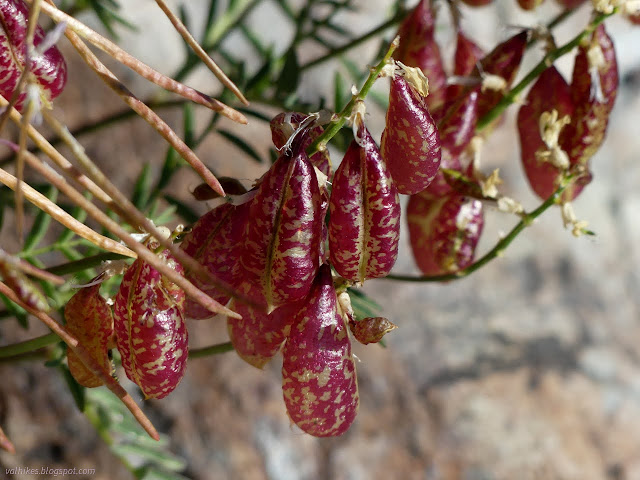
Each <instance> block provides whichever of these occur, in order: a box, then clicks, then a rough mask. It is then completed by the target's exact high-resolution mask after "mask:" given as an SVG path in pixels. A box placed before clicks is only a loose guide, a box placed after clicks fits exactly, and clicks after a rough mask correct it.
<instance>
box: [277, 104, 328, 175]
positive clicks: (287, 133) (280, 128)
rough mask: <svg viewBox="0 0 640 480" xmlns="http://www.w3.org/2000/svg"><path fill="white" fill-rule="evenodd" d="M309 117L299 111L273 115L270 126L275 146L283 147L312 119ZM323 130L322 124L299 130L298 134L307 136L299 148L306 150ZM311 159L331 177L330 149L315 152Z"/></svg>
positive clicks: (313, 163)
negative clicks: (300, 128)
mask: <svg viewBox="0 0 640 480" xmlns="http://www.w3.org/2000/svg"><path fill="white" fill-rule="evenodd" d="M309 118H310V117H309V115H305V114H304V113H299V112H283V113H279V114H278V115H276V116H275V117H273V119H272V120H271V122H269V127H271V140H272V141H273V144H274V145H275V147H276V148H277V149H278V150H280V149H282V148H283V147H284V146H285V144H286V143H287V141H288V140H289V138H291V135H293V134H294V133H295V132H296V131H297V130H298V128H299V127H300V126H301V125H302V123H303V122H305V121H310V120H309ZM323 132H324V129H323V128H322V127H321V126H320V125H315V126H313V127H311V128H310V129H309V130H308V131H300V132H298V133H297V135H304V137H305V138H304V139H303V141H302V145H301V147H299V148H303V149H304V150H306V149H307V148H308V147H309V146H310V145H311V144H312V143H313V141H314V140H315V139H316V138H318V137H319V136H320V135H322V133H323ZM309 160H310V161H311V164H312V165H313V166H314V167H316V168H317V169H318V170H320V171H321V172H322V173H324V174H325V175H326V176H327V177H331V159H330V158H329V151H328V150H323V151H321V152H316V153H314V154H313V155H311V158H309Z"/></svg>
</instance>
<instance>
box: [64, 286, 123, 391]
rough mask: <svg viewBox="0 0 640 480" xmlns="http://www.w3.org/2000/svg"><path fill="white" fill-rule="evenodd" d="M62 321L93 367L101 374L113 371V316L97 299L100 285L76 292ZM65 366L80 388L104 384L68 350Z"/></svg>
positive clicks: (103, 300)
mask: <svg viewBox="0 0 640 480" xmlns="http://www.w3.org/2000/svg"><path fill="white" fill-rule="evenodd" d="M64 318H65V320H66V327H67V330H68V331H69V333H71V335H73V336H74V337H76V338H77V339H78V341H79V342H80V343H81V344H82V346H83V347H84V348H85V349H86V350H87V352H89V354H90V355H91V356H92V357H93V359H94V360H95V361H96V364H98V365H100V366H101V367H102V370H104V371H107V372H109V371H113V366H112V364H111V359H110V358H109V343H110V341H111V339H112V337H113V314H112V313H111V308H110V307H109V305H108V304H107V301H106V300H105V299H104V298H102V296H101V295H100V284H99V283H98V284H96V285H92V286H90V287H86V288H81V289H80V290H78V292H76V294H75V295H74V296H73V297H71V298H70V299H69V301H68V302H67V304H66V305H65V307H64ZM67 363H68V365H69V370H70V372H71V375H73V378H75V379H76V381H77V382H78V383H79V384H80V385H83V386H85V387H88V388H93V387H99V386H101V385H102V384H103V383H102V380H100V379H99V378H98V377H97V376H96V375H94V374H93V373H92V372H91V371H90V370H89V369H88V368H87V367H85V365H84V363H82V361H81V360H80V358H78V356H77V355H76V354H75V353H74V352H73V351H72V350H71V349H69V350H67Z"/></svg>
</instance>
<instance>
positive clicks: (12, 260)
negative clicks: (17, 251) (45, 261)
mask: <svg viewBox="0 0 640 480" xmlns="http://www.w3.org/2000/svg"><path fill="white" fill-rule="evenodd" d="M0 262H5V263H8V264H10V265H11V266H12V267H13V268H15V269H17V270H20V271H21V272H23V273H26V274H27V275H31V276H32V277H36V278H40V279H42V280H45V281H47V282H49V283H53V284H54V285H63V284H64V283H65V280H64V278H62V277H59V276H58V275H54V274H53V273H51V272H47V271H45V270H41V269H39V268H38V267H35V266H33V265H31V264H30V263H29V262H27V261H25V260H22V259H21V258H18V257H14V256H13V255H10V254H8V253H7V252H5V251H4V250H3V249H2V248H0Z"/></svg>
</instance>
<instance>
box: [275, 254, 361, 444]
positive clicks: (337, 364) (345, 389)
mask: <svg viewBox="0 0 640 480" xmlns="http://www.w3.org/2000/svg"><path fill="white" fill-rule="evenodd" d="M336 302H337V301H336V292H335V289H334V287H333V281H332V279H331V269H330V268H329V266H328V265H326V264H325V265H323V266H322V267H320V270H319V272H318V276H317V278H316V280H315V282H314V284H313V287H312V289H311V292H310V293H309V297H308V299H307V302H306V304H305V306H304V308H302V309H301V310H300V311H299V312H298V314H297V315H296V316H295V318H294V320H293V324H292V327H291V333H290V334H289V337H288V338H287V341H286V342H285V345H284V348H283V351H282V355H283V357H284V360H283V364H282V392H283V395H284V402H285V404H286V406H287V412H288V413H289V416H290V417H291V420H293V422H295V424H296V425H298V427H300V428H301V429H302V430H304V431H305V432H307V433H309V434H310V435H314V436H316V437H332V436H337V435H342V434H343V433H344V432H346V431H347V429H348V428H349V426H350V425H351V423H353V421H354V420H355V417H356V413H357V411H358V404H359V397H358V383H357V379H356V368H355V363H354V360H353V356H352V355H351V342H350V341H349V335H348V332H347V326H346V325H345V323H344V320H343V318H342V316H341V315H339V314H338V312H337V310H336Z"/></svg>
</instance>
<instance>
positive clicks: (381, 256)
mask: <svg viewBox="0 0 640 480" xmlns="http://www.w3.org/2000/svg"><path fill="white" fill-rule="evenodd" d="M358 136H359V138H358V139H357V140H354V141H353V142H351V145H350V146H349V148H348V150H347V152H346V153H345V156H344V159H343V160H342V163H340V167H338V170H337V171H336V174H335V176H334V178H333V184H332V185H333V186H332V190H331V200H330V203H329V205H330V206H329V209H330V210H329V211H330V217H329V255H330V258H331V263H332V265H333V266H334V268H335V269H336V271H337V272H338V273H339V274H340V275H341V276H342V277H344V278H345V279H347V280H350V281H352V282H359V283H362V282H364V281H365V279H366V278H377V277H384V276H386V275H388V274H389V272H390V271H391V269H392V268H393V265H394V264H395V262H396V258H397V256H398V240H399V238H400V201H399V199H398V191H397V189H396V187H395V185H394V183H393V181H392V180H391V177H390V176H389V172H388V171H387V168H386V166H385V163H384V160H383V159H382V156H381V155H380V151H379V150H378V146H377V145H376V143H375V141H374V140H373V138H371V135H370V134H369V132H368V131H367V129H366V127H365V126H364V125H363V126H362V127H361V128H359V131H358Z"/></svg>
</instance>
